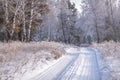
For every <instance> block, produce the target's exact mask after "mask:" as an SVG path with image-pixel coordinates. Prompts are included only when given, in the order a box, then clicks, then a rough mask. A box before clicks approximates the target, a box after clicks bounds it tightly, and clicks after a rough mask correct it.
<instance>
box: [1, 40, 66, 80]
mask: <svg viewBox="0 0 120 80" xmlns="http://www.w3.org/2000/svg"><path fill="white" fill-rule="evenodd" d="M67 47H68V46H67V45H64V44H62V43H55V42H45V41H43V42H30V43H22V42H11V43H0V80H28V79H30V78H32V77H34V76H35V75H37V74H39V73H42V72H43V71H44V70H46V69H47V68H48V67H50V66H52V65H53V64H55V63H56V62H57V61H59V59H58V58H59V57H61V56H62V55H63V54H65V50H64V48H67Z"/></svg>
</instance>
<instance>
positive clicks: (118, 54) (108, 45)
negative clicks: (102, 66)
mask: <svg viewBox="0 0 120 80" xmlns="http://www.w3.org/2000/svg"><path fill="white" fill-rule="evenodd" d="M92 46H93V47H95V48H97V49H99V50H100V51H101V53H102V57H103V58H104V60H105V62H106V64H107V69H106V70H109V71H110V78H111V79H110V80H120V42H114V41H110V42H103V43H100V44H97V43H94V44H93V45H92Z"/></svg>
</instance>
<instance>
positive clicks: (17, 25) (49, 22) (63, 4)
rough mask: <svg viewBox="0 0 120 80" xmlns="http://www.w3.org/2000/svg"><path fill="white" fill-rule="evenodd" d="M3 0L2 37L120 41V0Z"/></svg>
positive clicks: (28, 39) (0, 24)
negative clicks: (77, 6) (74, 1)
mask: <svg viewBox="0 0 120 80" xmlns="http://www.w3.org/2000/svg"><path fill="white" fill-rule="evenodd" d="M80 7H81V13H79V12H78V11H77V9H76V8H75V4H74V3H71V2H70V0H0V15H1V16H0V40H1V41H9V40H20V41H42V40H48V41H62V42H65V43H72V44H79V43H91V42H95V41H96V42H102V41H104V40H111V39H112V40H115V41H119V40H120V27H119V26H120V16H119V15H120V12H119V10H120V4H119V0H81V3H80Z"/></svg>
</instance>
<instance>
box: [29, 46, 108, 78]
mask: <svg viewBox="0 0 120 80" xmlns="http://www.w3.org/2000/svg"><path fill="white" fill-rule="evenodd" d="M65 50H66V52H67V54H65V55H64V56H63V57H61V58H60V59H59V60H58V62H57V63H55V64H54V65H53V66H51V67H49V68H48V69H46V70H45V71H44V72H43V73H40V74H38V75H37V76H35V77H33V78H31V79H30V80H108V79H105V78H104V79H102V75H101V70H100V69H99V65H100V64H99V61H101V60H100V58H98V57H99V55H98V54H99V53H97V51H96V50H95V49H92V48H66V49H65ZM104 76H106V75H104Z"/></svg>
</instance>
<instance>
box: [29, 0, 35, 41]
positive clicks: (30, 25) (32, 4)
mask: <svg viewBox="0 0 120 80" xmlns="http://www.w3.org/2000/svg"><path fill="white" fill-rule="evenodd" d="M33 7H34V1H32V3H31V11H30V22H29V28H28V41H30V37H31V28H32V22H33V12H34V9H33Z"/></svg>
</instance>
